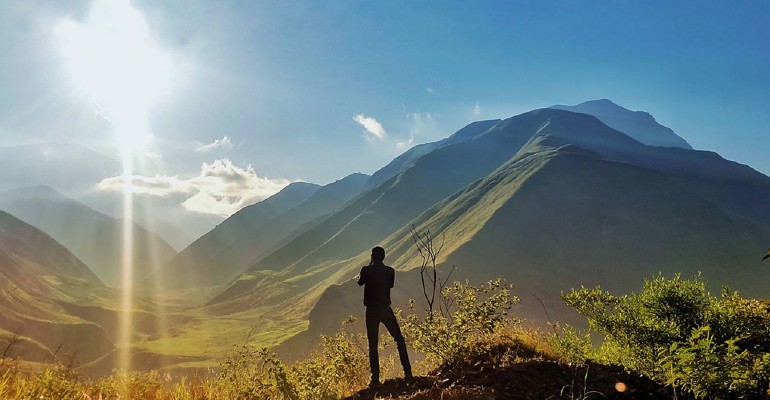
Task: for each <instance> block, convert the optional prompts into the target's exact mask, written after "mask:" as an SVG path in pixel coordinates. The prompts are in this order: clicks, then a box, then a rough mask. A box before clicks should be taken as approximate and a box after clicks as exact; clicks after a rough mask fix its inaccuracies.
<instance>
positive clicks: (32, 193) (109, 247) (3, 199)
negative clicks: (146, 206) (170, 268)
mask: <svg viewBox="0 0 770 400" xmlns="http://www.w3.org/2000/svg"><path fill="white" fill-rule="evenodd" d="M0 210H3V211H6V212H8V213H11V214H13V215H14V216H16V217H18V218H21V219H22V220H24V221H25V222H27V223H29V224H32V225H34V226H35V227H37V228H39V229H41V230H43V231H44V232H46V233H48V234H49V235H51V236H52V237H53V238H54V239H56V240H57V241H58V242H59V243H61V244H63V245H64V246H65V247H67V248H68V249H69V250H70V251H72V252H73V253H74V254H75V255H76V256H77V257H78V258H79V259H80V260H82V261H83V262H85V263H86V265H88V267H90V269H91V270H92V271H93V272H94V273H95V274H96V275H97V276H98V277H99V279H101V281H102V282H104V283H106V284H108V285H111V286H120V282H121V275H122V272H121V271H122V267H121V265H122V259H123V220H119V219H115V218H112V217H110V216H107V215H105V214H102V213H100V212H97V211H94V210H93V209H91V208H89V207H87V206H85V205H83V204H81V203H79V202H78V201H76V200H74V199H71V198H69V197H67V196H64V195H63V194H61V193H59V192H57V191H56V190H54V189H52V188H49V187H47V186H36V187H25V188H19V189H14V190H10V191H7V192H3V193H0ZM132 226H133V230H132V231H133V239H132V242H133V260H134V269H133V270H134V276H135V280H137V279H146V278H147V277H149V276H150V275H151V274H152V273H154V272H155V270H156V269H157V268H159V267H160V266H161V265H163V264H164V263H165V262H166V261H168V260H169V259H171V257H173V256H174V255H176V250H174V249H173V248H172V247H171V246H170V245H169V244H168V243H166V241H165V240H163V238H161V237H159V236H158V235H157V234H155V233H153V232H149V231H147V230H146V229H144V228H142V227H140V226H139V225H137V224H132Z"/></svg>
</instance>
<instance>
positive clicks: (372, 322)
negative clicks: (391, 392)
mask: <svg viewBox="0 0 770 400" xmlns="http://www.w3.org/2000/svg"><path fill="white" fill-rule="evenodd" d="M383 260H385V249H383V248H382V247H379V246H377V247H375V248H373V249H372V258H371V262H369V265H367V266H364V267H363V268H361V274H360V275H359V276H358V285H359V286H362V285H363V286H364V305H365V306H366V336H367V338H368V339H369V366H370V368H371V370H372V382H371V383H370V384H369V386H372V387H374V386H378V385H379V384H380V355H379V353H378V352H377V344H378V341H379V329H380V322H382V324H383V325H385V328H387V329H388V332H390V335H391V336H393V340H395V341H396V346H397V347H398V356H399V358H400V359H401V366H402V367H403V368H404V377H405V378H406V379H411V378H412V366H411V364H409V355H408V354H407V352H406V342H404V335H402V334H401V328H399V326H398V321H396V316H395V315H394V314H393V309H391V308H390V289H391V288H392V287H393V284H394V282H395V276H396V271H394V270H393V268H391V267H389V266H387V265H385V264H383Z"/></svg>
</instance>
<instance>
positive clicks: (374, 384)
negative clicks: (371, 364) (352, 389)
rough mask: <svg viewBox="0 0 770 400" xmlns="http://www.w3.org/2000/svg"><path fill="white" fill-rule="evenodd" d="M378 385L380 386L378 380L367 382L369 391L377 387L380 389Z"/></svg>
mask: <svg viewBox="0 0 770 400" xmlns="http://www.w3.org/2000/svg"><path fill="white" fill-rule="evenodd" d="M380 385H381V383H380V381H379V380H377V379H372V381H371V382H369V389H377V388H378V387H380Z"/></svg>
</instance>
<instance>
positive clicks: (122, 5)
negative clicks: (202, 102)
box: [56, 0, 170, 154]
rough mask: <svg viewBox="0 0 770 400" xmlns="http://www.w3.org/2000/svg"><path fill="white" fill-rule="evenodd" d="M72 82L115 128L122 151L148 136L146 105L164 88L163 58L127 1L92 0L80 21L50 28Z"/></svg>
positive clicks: (129, 150)
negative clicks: (54, 31)
mask: <svg viewBox="0 0 770 400" xmlns="http://www.w3.org/2000/svg"><path fill="white" fill-rule="evenodd" d="M56 36H57V38H58V40H59V43H60V46H61V50H62V53H63V55H64V58H65V60H66V63H67V66H68V67H69V70H70V74H71V77H72V80H73V82H74V86H75V87H76V89H77V90H78V91H80V92H81V93H82V94H84V95H85V96H88V98H89V99H90V100H91V101H92V102H93V103H94V105H95V106H96V107H98V109H99V111H100V112H101V113H102V114H103V115H104V116H105V118H107V119H108V120H109V121H110V123H111V125H112V126H113V127H114V129H115V136H116V141H117V145H118V146H119V148H120V150H121V152H123V153H124V154H126V153H128V154H130V153H132V152H133V151H135V150H137V149H141V148H143V147H144V146H146V145H147V144H148V143H149V141H150V140H151V139H152V134H151V130H150V126H149V113H150V108H151V106H152V104H153V102H155V101H156V100H157V99H158V97H159V96H160V95H161V94H163V93H164V92H165V91H166V90H168V83H169V78H170V76H169V75H170V74H169V61H168V58H167V57H166V55H165V54H164V53H163V52H162V51H161V50H160V49H159V48H158V46H157V45H156V44H155V42H154V41H153V38H152V36H151V35H150V31H149V29H148V27H147V24H146V22H145V21H144V18H143V17H142V15H141V14H139V13H138V12H137V11H136V10H134V9H133V8H132V7H131V4H130V3H129V1H128V0H110V1H97V2H95V3H94V5H93V9H92V10H91V13H90V15H89V17H88V19H87V20H86V21H85V22H84V23H79V22H75V21H71V20H70V21H65V22H63V23H62V24H60V25H59V26H58V27H57V28H56Z"/></svg>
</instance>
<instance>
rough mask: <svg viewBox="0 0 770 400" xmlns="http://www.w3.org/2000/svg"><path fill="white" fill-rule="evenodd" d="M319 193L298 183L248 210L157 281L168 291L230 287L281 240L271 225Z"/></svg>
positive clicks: (191, 247)
mask: <svg viewBox="0 0 770 400" xmlns="http://www.w3.org/2000/svg"><path fill="white" fill-rule="evenodd" d="M319 189H320V187H319V186H318V185H315V184H312V183H305V182H294V183H291V184H289V185H288V186H286V187H285V188H283V189H282V190H281V191H280V192H278V193H276V194H275V195H273V196H271V197H269V198H267V199H265V200H263V201H261V202H259V203H256V204H253V205H250V206H248V207H244V208H243V209H241V210H239V211H238V212H237V213H235V214H233V215H232V216H230V217H229V218H227V219H226V220H225V221H224V222H222V223H221V224H219V225H217V226H216V227H215V228H214V229H212V230H211V231H209V232H208V233H206V234H205V235H203V236H201V237H200V238H198V239H197V240H196V241H194V242H193V243H192V244H190V245H189V246H187V247H186V248H185V249H184V250H182V251H181V252H179V254H177V255H176V256H175V257H174V258H172V259H171V260H170V261H168V262H167V263H166V265H165V266H164V267H163V268H162V269H161V270H160V275H158V276H157V279H159V280H160V282H162V284H163V286H164V287H166V288H189V287H193V288H194V287H204V286H213V285H221V284H224V283H227V282H228V281H229V280H230V279H231V278H232V276H233V275H234V274H236V273H238V272H240V271H241V270H242V269H243V268H244V267H245V266H247V265H248V263H249V262H250V261H251V260H252V259H253V258H254V257H256V256H257V255H259V252H260V251H261V250H264V249H265V248H267V247H269V246H270V245H272V244H273V243H275V242H276V241H278V240H279V239H280V238H281V237H280V235H273V234H272V232H273V229H276V228H278V227H276V226H274V225H272V224H269V222H270V221H271V220H272V219H273V218H275V217H277V216H279V215H281V214H282V213H284V212H286V211H288V210H290V209H292V208H293V207H295V206H297V205H299V204H300V203H302V202H303V201H305V200H307V199H308V198H310V197H311V196H313V195H314V194H315V193H316V192H317V191H319ZM279 229H283V228H279ZM265 240H266V241H265ZM271 240H272V242H271ZM145 283H149V282H145Z"/></svg>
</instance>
